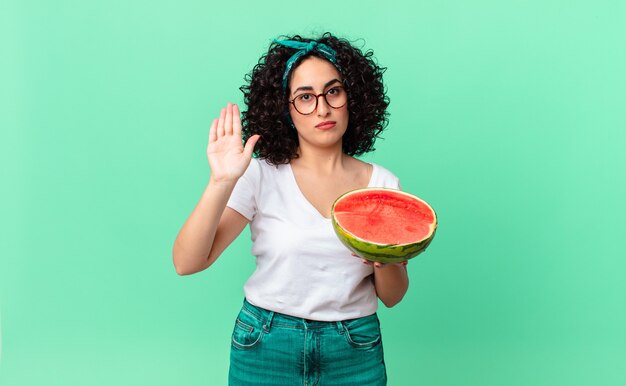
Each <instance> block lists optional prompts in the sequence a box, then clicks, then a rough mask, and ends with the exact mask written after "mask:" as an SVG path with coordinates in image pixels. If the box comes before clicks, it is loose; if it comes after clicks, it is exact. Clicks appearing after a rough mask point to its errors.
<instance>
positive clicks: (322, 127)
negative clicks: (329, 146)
mask: <svg viewBox="0 0 626 386" xmlns="http://www.w3.org/2000/svg"><path fill="white" fill-rule="evenodd" d="M336 124H337V122H334V121H326V122H322V123H318V124H317V125H315V127H316V128H318V129H320V130H329V129H332V128H333V127H335V125H336Z"/></svg>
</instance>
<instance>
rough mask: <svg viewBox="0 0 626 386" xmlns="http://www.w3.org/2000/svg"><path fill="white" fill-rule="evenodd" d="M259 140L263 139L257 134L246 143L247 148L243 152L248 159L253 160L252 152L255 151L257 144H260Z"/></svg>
mask: <svg viewBox="0 0 626 386" xmlns="http://www.w3.org/2000/svg"><path fill="white" fill-rule="evenodd" d="M259 138H261V136H260V135H258V134H255V135H253V136H252V137H250V138H248V140H247V141H246V146H245V147H244V149H243V152H244V154H245V155H246V157H249V158H252V152H253V151H254V145H256V143H257V142H258V140H259Z"/></svg>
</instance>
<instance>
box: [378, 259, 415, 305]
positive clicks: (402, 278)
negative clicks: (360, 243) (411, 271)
mask: <svg viewBox="0 0 626 386" xmlns="http://www.w3.org/2000/svg"><path fill="white" fill-rule="evenodd" d="M374 286H375V287H376V294H377V295H378V298H379V299H380V300H381V301H382V302H383V304H384V305H385V306H387V307H393V306H395V305H396V304H398V303H400V300H402V298H403V297H404V294H406V291H407V289H408V288H409V276H408V274H407V271H406V264H380V263H374Z"/></svg>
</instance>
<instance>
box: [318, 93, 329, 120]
mask: <svg viewBox="0 0 626 386" xmlns="http://www.w3.org/2000/svg"><path fill="white" fill-rule="evenodd" d="M329 112H330V106H328V103H326V98H324V95H319V96H318V97H317V116H319V117H325V116H327V115H328V113H329Z"/></svg>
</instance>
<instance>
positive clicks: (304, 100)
mask: <svg viewBox="0 0 626 386" xmlns="http://www.w3.org/2000/svg"><path fill="white" fill-rule="evenodd" d="M293 106H294V107H295V108H296V110H298V112H299V113H300V114H311V113H312V112H313V111H314V110H315V107H317V97H316V96H315V95H314V94H301V95H298V96H297V97H296V99H294V100H293Z"/></svg>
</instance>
